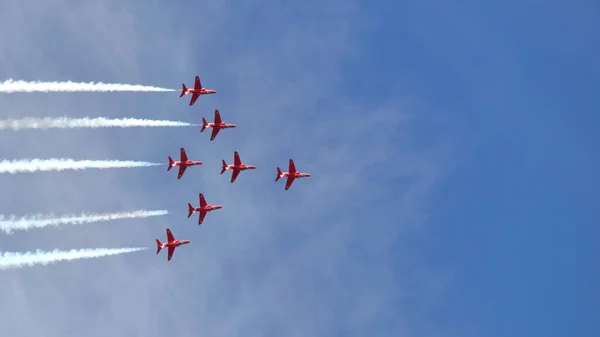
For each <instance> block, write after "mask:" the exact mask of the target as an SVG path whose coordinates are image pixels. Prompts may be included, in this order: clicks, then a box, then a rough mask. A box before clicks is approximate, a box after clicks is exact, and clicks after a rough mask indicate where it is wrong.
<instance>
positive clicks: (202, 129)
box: [200, 117, 208, 132]
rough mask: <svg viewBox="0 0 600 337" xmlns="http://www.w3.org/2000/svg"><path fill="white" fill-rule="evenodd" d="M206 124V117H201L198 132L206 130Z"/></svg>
mask: <svg viewBox="0 0 600 337" xmlns="http://www.w3.org/2000/svg"><path fill="white" fill-rule="evenodd" d="M207 126H208V122H206V119H205V118H204V117H202V128H201V129H200V132H202V131H204V130H206V127H207Z"/></svg>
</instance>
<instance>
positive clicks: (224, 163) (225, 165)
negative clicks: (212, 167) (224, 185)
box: [221, 159, 227, 174]
mask: <svg viewBox="0 0 600 337" xmlns="http://www.w3.org/2000/svg"><path fill="white" fill-rule="evenodd" d="M221 162H223V167H221V174H223V173H225V171H226V170H227V163H226V162H225V159H221Z"/></svg>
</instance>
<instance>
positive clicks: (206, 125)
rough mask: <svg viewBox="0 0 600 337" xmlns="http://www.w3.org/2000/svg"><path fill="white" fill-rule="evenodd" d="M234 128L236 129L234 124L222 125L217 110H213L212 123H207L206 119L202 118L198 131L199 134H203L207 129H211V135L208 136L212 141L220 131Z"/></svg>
mask: <svg viewBox="0 0 600 337" xmlns="http://www.w3.org/2000/svg"><path fill="white" fill-rule="evenodd" d="M235 127H236V126H235V124H227V123H223V121H222V120H221V114H220V113H219V110H215V121H214V123H207V122H206V119H204V117H202V128H201V129H200V132H203V131H204V130H206V129H207V128H212V129H213V130H212V134H211V135H210V140H211V141H212V140H213V139H215V137H216V136H217V134H218V133H219V131H221V129H229V128H235Z"/></svg>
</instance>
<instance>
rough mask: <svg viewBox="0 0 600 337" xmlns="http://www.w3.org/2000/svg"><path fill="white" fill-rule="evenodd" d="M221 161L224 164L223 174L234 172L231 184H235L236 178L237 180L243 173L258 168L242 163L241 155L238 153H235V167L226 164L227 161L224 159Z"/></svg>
mask: <svg viewBox="0 0 600 337" xmlns="http://www.w3.org/2000/svg"><path fill="white" fill-rule="evenodd" d="M221 161H222V162H223V167H222V168H221V174H223V173H224V172H225V171H227V170H232V171H233V172H232V173H231V183H233V182H234V181H235V178H237V176H238V174H240V172H241V171H246V170H255V169H256V166H254V165H246V164H244V163H242V161H241V159H240V155H239V153H238V152H237V151H235V152H233V165H227V163H226V162H225V159H222V160H221Z"/></svg>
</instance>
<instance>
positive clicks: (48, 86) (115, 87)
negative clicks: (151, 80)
mask: <svg viewBox="0 0 600 337" xmlns="http://www.w3.org/2000/svg"><path fill="white" fill-rule="evenodd" d="M84 91H87V92H110V91H178V90H174V89H166V88H159V87H153V86H146V85H133V84H119V83H102V82H98V83H94V82H89V83H85V82H71V81H68V82H42V81H29V82H28V81H15V80H13V79H8V80H6V81H4V82H1V83H0V92H4V93H13V92H84Z"/></svg>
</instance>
